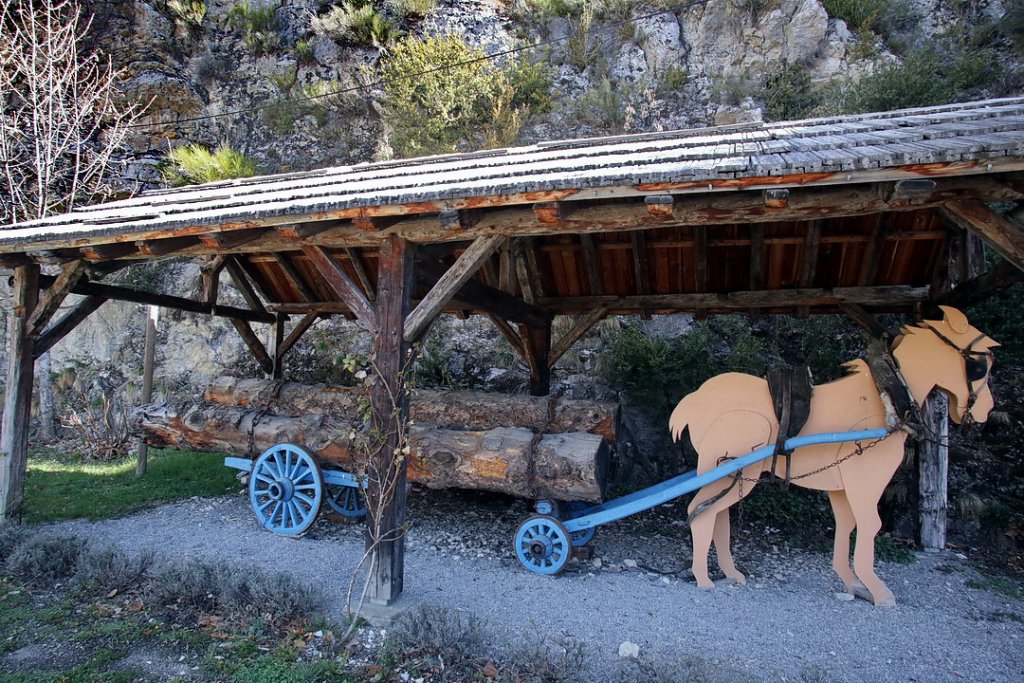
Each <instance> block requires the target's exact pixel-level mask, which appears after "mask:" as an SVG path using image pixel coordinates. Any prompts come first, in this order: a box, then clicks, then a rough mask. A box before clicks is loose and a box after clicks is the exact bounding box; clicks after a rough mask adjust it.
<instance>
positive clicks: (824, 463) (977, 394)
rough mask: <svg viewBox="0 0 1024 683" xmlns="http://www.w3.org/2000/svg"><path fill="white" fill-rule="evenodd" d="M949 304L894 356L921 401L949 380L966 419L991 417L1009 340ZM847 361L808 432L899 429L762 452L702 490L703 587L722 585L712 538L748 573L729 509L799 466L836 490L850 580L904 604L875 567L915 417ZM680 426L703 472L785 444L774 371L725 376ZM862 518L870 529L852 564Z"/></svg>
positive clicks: (698, 541) (696, 529)
mask: <svg viewBox="0 0 1024 683" xmlns="http://www.w3.org/2000/svg"><path fill="white" fill-rule="evenodd" d="M941 309H942V312H943V314H944V315H943V319H942V320H941V321H931V320H926V321H923V322H921V323H919V324H918V325H916V326H907V327H904V328H903V330H902V331H901V335H900V336H899V337H897V338H896V339H895V340H894V342H893V344H892V358H893V359H894V360H895V363H896V365H897V366H898V372H896V373H894V375H895V376H896V377H898V378H899V379H900V384H901V385H902V386H901V387H900V388H901V389H902V390H903V391H904V392H909V395H910V397H912V400H913V403H916V406H915V408H919V407H920V406H921V405H922V404H923V403H924V401H925V399H926V398H927V396H928V394H929V393H931V391H932V390H933V389H936V388H938V389H940V390H941V391H943V392H945V393H946V394H947V395H948V396H949V416H950V418H951V419H952V420H953V421H954V422H955V423H957V424H960V423H962V422H984V421H985V420H986V419H987V417H988V413H989V411H990V410H991V409H992V405H993V403H992V394H991V392H990V391H989V388H988V372H989V370H990V369H991V367H992V354H991V351H990V350H991V349H992V348H993V347H995V346H998V344H996V342H995V341H993V340H992V339H990V338H988V337H987V336H985V335H984V334H983V333H981V332H979V331H978V330H977V329H975V328H974V327H972V326H971V325H970V324H969V323H968V321H967V317H966V316H964V314H963V313H961V312H960V311H958V310H956V309H954V308H949V307H947V306H942V307H941ZM845 367H846V368H847V370H848V371H849V374H848V375H846V376H845V377H843V378H841V379H838V380H836V381H834V382H830V383H828V384H822V385H819V386H815V387H813V391H812V393H811V399H810V413H809V416H808V419H807V422H806V423H805V424H804V426H803V428H802V429H801V430H800V432H799V433H800V434H801V435H803V434H820V433H824V432H846V431H853V430H861V429H877V428H881V429H886V430H887V431H888V435H887V436H885V437H883V438H881V439H879V440H877V441H869V442H865V443H855V442H844V443H838V444H823V445H814V446H805V447H802V448H797V449H795V450H794V451H793V453H792V454H791V455H790V456H789V460H790V461H789V462H788V463H787V462H785V460H786V458H782V457H777V458H769V459H766V460H762V461H760V462H758V463H756V464H754V465H750V466H749V467H746V468H744V469H743V470H741V471H740V472H739V473H738V474H737V475H735V476H732V477H725V478H724V479H721V480H719V481H716V482H714V483H712V484H709V485H707V486H705V487H704V488H702V489H700V490H699V491H698V492H697V494H696V496H695V497H694V499H693V501H692V502H691V503H690V506H689V511H690V513H691V523H690V530H691V533H692V535H693V574H694V577H695V578H696V579H697V584H698V585H699V586H700V587H702V588H713V587H714V584H713V583H712V582H711V580H710V579H709V578H708V552H709V550H710V548H711V543H712V542H714V544H715V550H716V553H717V556H718V566H719V567H720V568H721V569H722V571H723V572H724V573H725V575H726V578H727V579H730V580H732V581H736V582H738V583H745V577H744V576H743V574H742V573H740V572H739V571H738V570H737V569H736V565H735V564H734V563H733V559H732V553H731V551H730V548H729V543H730V538H729V536H730V531H729V508H730V507H731V506H732V505H733V504H735V503H736V502H738V501H739V500H741V499H743V498H744V497H746V496H748V495H750V492H751V491H752V490H753V489H754V487H755V485H756V483H757V480H758V479H759V478H760V477H761V475H762V474H763V473H765V472H771V473H773V474H775V475H776V476H778V477H785V476H786V474H787V469H786V468H787V466H788V467H789V468H790V469H789V471H788V474H789V479H790V480H791V481H792V482H793V483H794V484H798V485H800V486H803V487H806V488H809V489H816V490H819V491H826V492H828V497H829V502H830V503H831V504H832V512H833V514H834V516H835V522H836V533H835V548H834V551H833V554H832V567H833V569H834V570H835V572H836V574H838V575H839V578H840V579H842V580H843V583H844V584H845V585H846V589H847V591H848V592H852V593H855V594H857V595H860V596H861V597H864V598H866V599H870V600H872V601H874V603H875V605H878V606H891V605H895V598H894V597H893V594H892V592H891V591H890V590H889V589H888V588H887V587H886V585H885V583H883V582H882V580H881V579H879V578H878V576H877V575H876V574H875V569H874V564H875V536H876V535H877V534H878V531H879V530H880V529H881V526H882V522H881V519H880V518H879V516H878V501H879V499H880V498H881V496H882V492H883V491H884V490H885V487H886V486H887V485H888V483H889V481H890V480H891V479H892V476H893V474H894V473H895V472H896V469H897V468H898V467H899V465H900V463H901V462H902V460H903V445H904V442H905V441H906V438H907V435H908V432H907V430H906V429H905V427H907V425H906V424H904V421H903V419H902V418H901V417H899V416H897V415H895V414H894V410H893V407H892V401H891V400H890V396H889V395H888V393H889V392H885V391H881V390H880V389H879V388H878V386H876V382H875V381H874V378H873V375H872V372H871V370H870V368H869V365H868V363H867V362H865V361H864V360H862V359H857V360H854V361H851V362H849V363H846V364H845ZM904 396H906V393H904ZM907 403H909V401H907ZM669 427H670V429H671V431H672V437H673V439H675V440H677V441H678V440H679V438H680V437H681V436H682V434H683V432H684V430H688V431H689V435H690V441H691V442H692V444H693V447H694V449H695V450H696V451H697V454H698V465H697V471H698V473H701V474H702V473H704V472H707V471H709V470H712V469H714V468H715V467H716V466H718V465H719V464H721V463H722V462H724V461H726V460H728V459H729V458H732V457H737V456H742V455H745V454H747V453H750V452H751V451H753V450H755V449H757V448H760V447H763V446H766V445H769V444H772V443H775V442H776V441H777V440H778V436H779V435H778V432H779V420H778V419H777V418H776V414H775V404H774V403H773V398H772V395H771V393H770V392H769V387H768V382H767V381H766V380H764V379H762V378H760V377H754V376H752V375H745V374H741V373H736V372H732V373H726V374H723V375H719V376H717V377H713V378H711V379H709V380H708V381H707V382H705V383H704V384H703V385H701V387H700V388H699V389H698V390H697V391H695V392H693V393H692V394H689V395H688V396H686V397H684V398H683V400H681V401H680V402H679V405H677V406H676V408H675V410H674V411H673V412H672V416H671V418H670V419H669ZM695 511H696V512H697V514H696V515H694V512H695ZM854 529H857V530H858V532H857V544H856V548H855V549H854V556H853V567H852V569H851V567H850V534H851V533H852V532H853V530H854Z"/></svg>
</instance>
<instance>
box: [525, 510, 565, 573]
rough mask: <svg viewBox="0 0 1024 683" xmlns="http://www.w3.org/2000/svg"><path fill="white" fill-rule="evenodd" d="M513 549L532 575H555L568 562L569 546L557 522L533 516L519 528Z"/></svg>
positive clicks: (563, 529) (562, 528)
mask: <svg viewBox="0 0 1024 683" xmlns="http://www.w3.org/2000/svg"><path fill="white" fill-rule="evenodd" d="M515 550H516V557H517V558H519V562H520V563H522V565H523V566H524V567H526V568H527V569H529V570H530V571H531V572H533V573H534V574H557V573H558V572H560V571H562V569H564V568H565V565H566V563H567V562H568V561H569V556H570V555H571V554H572V543H570V541H569V533H568V532H567V531H566V530H565V527H563V526H562V524H561V523H560V522H559V521H558V520H557V519H555V518H554V517H548V516H546V515H534V516H533V517H530V518H529V519H527V520H526V521H525V522H523V523H522V524H520V525H519V529H518V530H517V531H516V536H515Z"/></svg>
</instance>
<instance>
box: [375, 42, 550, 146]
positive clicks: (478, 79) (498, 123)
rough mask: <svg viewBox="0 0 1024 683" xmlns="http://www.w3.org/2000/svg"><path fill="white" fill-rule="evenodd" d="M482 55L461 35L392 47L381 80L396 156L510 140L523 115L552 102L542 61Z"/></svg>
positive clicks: (382, 66) (384, 63)
mask: <svg viewBox="0 0 1024 683" xmlns="http://www.w3.org/2000/svg"><path fill="white" fill-rule="evenodd" d="M483 57H484V55H483V53H482V52H481V51H479V50H477V49H475V48H472V47H470V46H469V45H467V44H466V43H465V42H463V40H462V39H461V38H459V37H458V36H447V37H444V38H426V39H423V40H420V39H416V38H407V39H405V40H401V41H399V42H397V43H395V44H394V45H393V46H392V47H391V48H390V50H389V51H388V53H387V55H386V56H385V58H384V59H383V60H382V62H381V84H382V86H383V89H384V93H385V97H384V108H385V111H386V119H387V121H388V123H389V124H390V126H391V132H390V139H389V141H390V143H391V147H392V149H393V150H394V151H395V154H396V156H399V157H407V156H415V155H420V154H440V153H447V152H454V151H457V150H458V149H459V148H460V147H463V146H478V145H480V144H482V143H484V142H487V141H490V142H492V143H493V142H494V141H502V144H508V143H509V142H511V141H513V140H514V139H515V134H516V133H518V126H519V125H521V123H522V121H523V120H525V119H526V118H527V117H528V116H529V115H530V114H531V113H533V112H534V111H537V110H540V109H543V108H544V107H546V106H549V100H548V95H547V92H548V89H549V87H550V79H549V78H548V77H546V71H545V70H544V68H543V67H541V66H537V65H533V64H530V65H526V64H524V63H522V62H519V63H513V64H509V65H507V66H501V65H496V64H494V63H492V62H491V61H490V60H486V59H483ZM496 113H498V114H499V115H500V116H498V117H497V118H496V116H495V114H496ZM503 125H504V128H503V127H502V126H503Z"/></svg>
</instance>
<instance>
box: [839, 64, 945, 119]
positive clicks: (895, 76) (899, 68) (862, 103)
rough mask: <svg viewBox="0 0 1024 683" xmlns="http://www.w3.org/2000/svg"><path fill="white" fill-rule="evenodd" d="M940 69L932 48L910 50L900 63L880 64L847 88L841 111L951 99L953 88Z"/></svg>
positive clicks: (857, 111) (848, 111) (942, 101)
mask: <svg viewBox="0 0 1024 683" xmlns="http://www.w3.org/2000/svg"><path fill="white" fill-rule="evenodd" d="M941 69H942V63H941V61H940V59H939V56H938V54H937V53H936V52H935V51H934V50H931V49H923V50H917V51H914V52H911V53H910V54H908V55H907V57H906V58H905V59H904V60H903V62H902V63H900V64H892V65H889V66H885V67H882V68H881V69H879V70H878V71H876V72H874V73H873V74H871V75H869V76H865V77H864V78H861V79H860V80H859V81H857V82H856V84H854V85H852V86H851V87H849V88H847V90H846V93H845V97H844V98H843V103H842V110H843V112H844V113H848V114H853V113H862V112H872V111H889V110H892V109H903V108H906V107H923V106H929V105H934V104H944V103H946V102H950V101H952V100H953V99H954V96H955V95H956V90H955V88H954V87H953V86H952V84H951V83H950V82H949V80H948V79H947V78H945V77H944V76H943V74H942V73H941Z"/></svg>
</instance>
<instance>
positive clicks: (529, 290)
mask: <svg viewBox="0 0 1024 683" xmlns="http://www.w3.org/2000/svg"><path fill="white" fill-rule="evenodd" d="M528 248H531V247H530V240H529V238H522V239H517V240H515V242H514V243H513V246H512V251H513V258H514V260H515V264H516V279H518V280H519V289H520V291H521V292H522V294H523V301H525V302H526V303H528V304H532V303H534V302H535V301H537V298H538V295H537V288H538V287H539V286H540V283H539V282H538V281H537V277H536V276H535V275H534V274H532V273H531V271H530V264H529V262H528V261H527V256H526V250H527V249H528Z"/></svg>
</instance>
